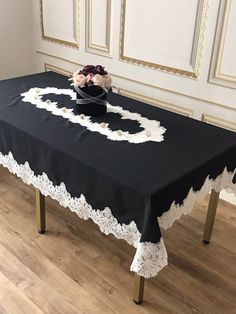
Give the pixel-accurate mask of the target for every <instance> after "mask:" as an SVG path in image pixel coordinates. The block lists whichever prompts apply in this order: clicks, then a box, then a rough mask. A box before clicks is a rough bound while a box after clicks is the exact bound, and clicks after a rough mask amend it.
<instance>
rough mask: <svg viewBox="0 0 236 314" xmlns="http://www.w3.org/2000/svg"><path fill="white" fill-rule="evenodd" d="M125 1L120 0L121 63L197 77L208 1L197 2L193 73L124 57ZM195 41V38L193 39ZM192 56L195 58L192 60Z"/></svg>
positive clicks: (192, 61)
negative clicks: (197, 30)
mask: <svg viewBox="0 0 236 314" xmlns="http://www.w3.org/2000/svg"><path fill="white" fill-rule="evenodd" d="M126 1H127V0H121V31H120V33H121V36H120V59H121V60H123V61H127V62H129V63H134V64H137V65H142V66H146V67H149V68H153V69H159V70H161V71H165V72H170V73H173V74H178V75H182V76H187V77H191V78H197V77H198V76H199V69H200V66H201V57H202V50H203V42H204V34H205V29H206V20H207V12H208V8H209V4H208V2H209V0H199V2H198V17H199V18H198V20H199V19H200V22H199V23H196V25H198V27H199V32H196V29H195V33H196V34H197V33H198V36H197V45H193V49H194V47H195V53H193V51H192V57H191V63H192V64H193V71H186V70H183V69H179V68H174V67H170V66H166V65H162V64H157V63H152V62H147V61H145V60H140V59H135V58H132V57H129V56H125V55H124V36H125V13H126V12H125V10H126ZM195 41H196V37H195ZM193 56H195V57H194V58H193Z"/></svg>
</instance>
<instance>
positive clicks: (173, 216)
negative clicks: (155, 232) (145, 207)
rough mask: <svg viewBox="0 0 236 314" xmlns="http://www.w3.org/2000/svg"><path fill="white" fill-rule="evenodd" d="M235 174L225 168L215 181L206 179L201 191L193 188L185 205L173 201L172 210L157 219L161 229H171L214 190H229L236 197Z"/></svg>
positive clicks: (235, 172)
mask: <svg viewBox="0 0 236 314" xmlns="http://www.w3.org/2000/svg"><path fill="white" fill-rule="evenodd" d="M235 174H236V169H235V170H234V171H233V172H229V171H227V168H226V167H225V169H224V171H223V172H222V173H221V174H220V175H219V176H218V177H217V178H216V179H215V180H213V179H210V177H209V176H208V177H206V179H205V182H204V184H203V185H202V187H201V189H200V190H199V191H194V190H193V188H191V189H190V190H189V193H188V196H187V197H186V198H185V199H184V201H183V204H181V205H180V204H176V203H175V201H173V203H172V204H171V207H170V209H169V210H168V211H166V212H164V213H163V214H162V216H160V217H158V218H157V220H158V222H159V225H160V227H162V228H163V229H168V228H170V227H171V226H172V225H173V223H174V222H175V221H176V220H178V219H180V217H181V216H182V215H187V214H189V213H190V212H191V211H192V209H193V207H194V205H195V203H196V202H200V201H202V200H203V199H204V198H205V197H206V195H207V194H208V193H209V192H210V191H211V190H212V189H214V190H215V191H216V192H220V191H221V190H223V189H228V190H230V191H231V192H233V193H234V194H235V195H236V184H234V183H233V178H234V175H235Z"/></svg>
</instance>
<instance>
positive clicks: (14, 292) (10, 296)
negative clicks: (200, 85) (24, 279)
mask: <svg viewBox="0 0 236 314" xmlns="http://www.w3.org/2000/svg"><path fill="white" fill-rule="evenodd" d="M0 304H1V307H0V311H1V312H0V313H1V314H2V313H8V314H10V313H12V314H28V313H35V314H43V312H42V311H41V310H40V309H39V308H38V307H37V306H36V305H35V304H34V303H33V302H31V301H30V300H29V299H28V298H27V297H26V296H25V295H24V294H23V293H21V291H20V290H19V289H17V287H16V286H15V285H14V284H13V283H12V282H11V281H10V280H9V279H8V278H7V277H6V276H4V275H3V274H2V273H1V272H0Z"/></svg>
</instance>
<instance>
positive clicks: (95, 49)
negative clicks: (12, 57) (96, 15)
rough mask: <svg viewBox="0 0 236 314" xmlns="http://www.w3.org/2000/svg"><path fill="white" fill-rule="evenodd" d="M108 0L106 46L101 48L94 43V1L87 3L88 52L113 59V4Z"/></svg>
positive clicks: (90, 0)
mask: <svg viewBox="0 0 236 314" xmlns="http://www.w3.org/2000/svg"><path fill="white" fill-rule="evenodd" d="M111 1H112V0H106V3H107V5H106V30H105V32H106V44H105V45H104V46H101V45H99V44H96V43H93V42H92V23H93V21H92V6H93V0H87V1H86V25H87V27H86V51H87V52H92V53H95V54H99V55H102V56H104V57H111V4H112V2H111Z"/></svg>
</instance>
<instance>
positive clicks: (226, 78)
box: [209, 0, 236, 88]
mask: <svg viewBox="0 0 236 314" xmlns="http://www.w3.org/2000/svg"><path fill="white" fill-rule="evenodd" d="M231 4H232V0H221V4H220V9H219V15H218V20H217V30H216V36H215V43H214V49H213V54H212V62H211V69H210V75H209V83H213V84H218V85H222V86H224V87H231V88H236V76H231V75H227V74H223V73H221V64H222V58H223V52H224V47H225V38H226V33H227V29H228V22H229V13H230V9H231Z"/></svg>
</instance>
